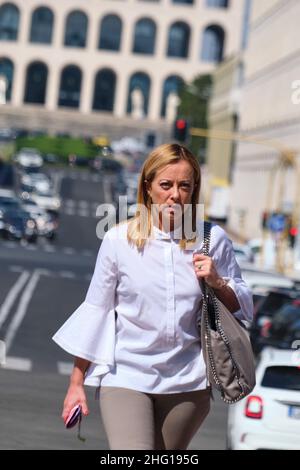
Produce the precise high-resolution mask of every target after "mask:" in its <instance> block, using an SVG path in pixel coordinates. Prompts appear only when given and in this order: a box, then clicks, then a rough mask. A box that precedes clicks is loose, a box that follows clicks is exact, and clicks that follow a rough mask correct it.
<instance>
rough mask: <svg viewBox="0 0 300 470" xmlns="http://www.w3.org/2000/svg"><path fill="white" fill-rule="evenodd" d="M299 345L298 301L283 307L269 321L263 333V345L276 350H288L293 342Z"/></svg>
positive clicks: (299, 305)
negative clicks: (297, 342)
mask: <svg viewBox="0 0 300 470" xmlns="http://www.w3.org/2000/svg"><path fill="white" fill-rule="evenodd" d="M297 340H299V344H300V299H297V300H293V301H292V302H291V304H288V305H284V306H283V307H282V308H281V309H280V310H279V311H278V312H277V313H275V315H274V316H273V318H272V320H271V321H270V323H269V325H268V327H267V328H265V331H264V339H263V341H264V344H265V345H268V346H272V347H276V348H280V349H281V348H283V349H290V348H291V345H292V344H293V342H294V341H297Z"/></svg>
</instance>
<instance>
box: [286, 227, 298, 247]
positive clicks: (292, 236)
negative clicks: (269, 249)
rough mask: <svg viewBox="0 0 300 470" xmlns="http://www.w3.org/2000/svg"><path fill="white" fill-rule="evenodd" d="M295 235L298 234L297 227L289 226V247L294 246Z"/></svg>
mask: <svg viewBox="0 0 300 470" xmlns="http://www.w3.org/2000/svg"><path fill="white" fill-rule="evenodd" d="M297 235H298V228H297V227H290V229H289V233H288V240H289V245H290V247H291V248H294V246H295V243H296V238H297Z"/></svg>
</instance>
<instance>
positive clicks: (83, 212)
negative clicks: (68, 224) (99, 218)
mask: <svg viewBox="0 0 300 470" xmlns="http://www.w3.org/2000/svg"><path fill="white" fill-rule="evenodd" d="M78 215H80V216H81V217H90V213H89V212H88V211H86V210H85V209H79V211H78Z"/></svg>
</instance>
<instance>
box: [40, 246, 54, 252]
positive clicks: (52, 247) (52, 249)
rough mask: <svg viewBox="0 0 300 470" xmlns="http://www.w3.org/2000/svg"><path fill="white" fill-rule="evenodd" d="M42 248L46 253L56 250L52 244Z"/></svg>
mask: <svg viewBox="0 0 300 470" xmlns="http://www.w3.org/2000/svg"><path fill="white" fill-rule="evenodd" d="M43 250H44V251H47V252H48V253H54V252H55V251H57V249H56V248H54V246H50V245H45V246H43Z"/></svg>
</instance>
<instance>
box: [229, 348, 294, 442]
mask: <svg viewBox="0 0 300 470" xmlns="http://www.w3.org/2000/svg"><path fill="white" fill-rule="evenodd" d="M294 354H295V351H292V350H290V351H284V350H277V349H273V348H266V349H265V350H264V351H263V352H262V355H261V358H260V361H259V364H258V366H257V369H256V383H257V385H256V387H255V388H254V390H253V391H252V393H251V394H250V395H249V396H248V397H246V398H244V399H243V400H241V401H240V402H238V403H236V404H235V405H231V406H230V407H229V413H228V425H227V448H228V449H232V450H300V438H299V436H300V364H298V363H297V361H295V359H294Z"/></svg>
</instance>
